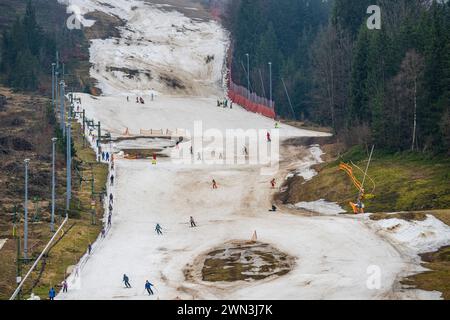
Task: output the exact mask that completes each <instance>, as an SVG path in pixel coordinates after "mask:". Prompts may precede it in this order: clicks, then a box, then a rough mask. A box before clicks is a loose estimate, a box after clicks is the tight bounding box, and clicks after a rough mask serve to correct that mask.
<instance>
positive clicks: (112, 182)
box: [109, 174, 114, 186]
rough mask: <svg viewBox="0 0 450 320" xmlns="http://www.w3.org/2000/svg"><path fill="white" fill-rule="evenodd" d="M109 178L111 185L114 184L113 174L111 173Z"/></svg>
mask: <svg viewBox="0 0 450 320" xmlns="http://www.w3.org/2000/svg"><path fill="white" fill-rule="evenodd" d="M109 180H110V181H111V185H112V186H113V185H114V175H113V174H112V175H111V178H109Z"/></svg>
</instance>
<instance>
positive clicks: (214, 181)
mask: <svg viewBox="0 0 450 320" xmlns="http://www.w3.org/2000/svg"><path fill="white" fill-rule="evenodd" d="M212 188H213V189H217V182H216V180H214V179H213V181H212Z"/></svg>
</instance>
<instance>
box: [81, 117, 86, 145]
mask: <svg viewBox="0 0 450 320" xmlns="http://www.w3.org/2000/svg"><path fill="white" fill-rule="evenodd" d="M82 138H83V148H85V147H86V111H85V110H84V109H83V134H82Z"/></svg>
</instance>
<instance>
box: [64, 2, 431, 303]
mask: <svg viewBox="0 0 450 320" xmlns="http://www.w3.org/2000/svg"><path fill="white" fill-rule="evenodd" d="M65 3H67V4H75V5H78V6H79V7H80V8H81V14H85V13H87V12H92V11H95V10H98V11H101V12H105V13H107V14H114V15H116V16H118V17H120V18H121V19H123V20H125V21H126V26H125V27H124V28H122V29H121V37H120V38H119V39H105V40H94V41H92V46H91V62H92V63H93V68H92V70H91V74H92V76H93V77H94V78H96V79H97V80H98V81H99V86H100V88H101V89H102V90H103V93H104V95H105V96H102V97H95V98H94V97H92V96H89V95H84V94H77V96H79V97H81V99H82V107H83V108H84V109H85V110H86V115H87V117H88V118H89V119H94V120H95V121H101V124H102V130H103V131H104V132H106V131H110V132H111V134H112V135H113V136H119V135H122V134H123V133H124V131H125V130H126V129H127V128H128V130H129V131H130V133H131V134H136V133H139V131H140V130H141V129H144V130H148V129H169V130H176V129H184V130H192V128H193V126H194V122H195V121H197V120H201V121H202V122H203V129H215V130H217V131H220V132H225V131H226V130H228V129H244V130H247V129H259V130H262V131H263V132H267V131H268V130H269V129H273V128H274V122H273V121H272V120H270V119H267V118H264V117H262V116H260V115H257V114H253V113H250V112H247V111H245V110H243V109H241V108H239V107H236V108H234V109H233V110H230V109H223V108H217V107H216V99H217V98H220V97H221V96H223V90H221V87H220V86H221V84H220V82H221V78H222V74H221V70H222V67H223V64H224V57H225V49H226V46H227V43H228V39H227V37H226V32H225V31H224V30H223V29H222V28H221V27H220V26H219V25H218V24H216V23H215V22H212V21H208V22H205V21H203V22H199V21H196V20H191V19H189V18H186V17H184V16H183V15H181V13H177V12H176V11H164V10H162V9H161V7H159V6H155V5H151V4H149V3H147V2H145V1H138V0H130V1H125V0H111V1H108V2H101V1H94V0H66V1H65ZM211 54H213V55H214V59H213V60H212V61H211V62H210V63H205V58H206V56H207V55H211ZM120 68H122V69H120ZM123 68H125V69H127V68H128V69H130V70H140V71H139V73H138V75H136V76H134V77H127V76H125V75H124V74H123V72H124V71H123ZM119 69H120V70H119ZM147 74H150V76H151V77H148V76H147ZM161 76H168V77H167V78H170V79H172V80H173V79H177V80H179V81H180V83H182V84H183V85H185V89H176V88H172V87H170V86H168V85H167V81H166V80H167V79H166V80H164V79H163V78H164V77H161ZM152 88H154V89H155V90H156V91H158V92H160V93H161V94H160V95H158V96H157V97H156V99H155V101H150V99H149V97H148V90H151V89H152ZM181 93H183V95H182V94H181ZM133 94H139V95H145V100H146V104H145V105H141V104H136V103H135V102H134V101H133V99H130V102H127V100H126V97H125V96H127V95H130V96H131V95H133ZM194 95H195V96H196V97H193V96H194ZM199 96H200V97H199ZM279 135H280V137H282V138H288V137H301V136H324V135H326V134H322V133H317V132H312V131H307V130H301V129H297V128H293V127H290V126H286V125H283V126H282V127H281V129H280V130H279ZM90 143H91V144H92V145H93V143H94V141H93V140H92V141H91V140H90ZM139 143H142V145H149V144H150V143H149V142H148V141H141V142H138V141H134V143H133V147H139ZM125 145H126V143H125ZM264 145H267V142H266V143H265V144H264ZM272 145H273V142H272ZM112 147H113V148H114V146H112ZM240 149H241V146H237V149H236V151H235V152H236V154H237V153H242V152H241V151H240ZM320 155H321V151H320V148H319V147H318V146H312V147H311V148H310V155H309V156H308V157H306V158H305V159H303V160H302V161H300V162H299V172H298V173H299V174H302V176H304V178H305V179H308V178H310V177H311V175H313V174H312V173H311V172H308V171H307V170H306V168H310V167H311V166H312V165H313V164H315V163H318V162H320V161H321V159H320ZM172 160H173V159H170V158H162V159H158V163H157V165H152V163H151V162H150V161H148V160H147V161H146V160H135V161H130V160H123V159H120V158H118V159H117V160H116V161H115V170H114V176H115V184H114V186H113V187H110V189H109V190H108V191H110V192H112V193H113V194H114V210H113V217H112V227H111V228H108V231H107V234H106V237H105V238H101V237H99V239H98V240H97V241H96V242H95V243H94V245H93V251H92V253H91V255H85V256H84V257H83V258H82V259H81V261H80V262H79V264H78V265H77V266H76V267H75V268H74V270H75V271H74V272H73V273H72V274H71V275H70V277H69V279H68V284H69V292H68V293H60V294H59V295H58V296H57V299H158V298H159V299H175V298H176V297H180V298H182V299H384V298H404V297H405V296H404V295H403V293H400V292H397V291H395V290H394V289H395V288H397V287H398V280H399V279H400V278H401V276H402V275H405V274H406V273H409V272H414V271H417V270H416V269H415V266H414V265H411V261H410V259H409V257H405V256H403V255H402V254H401V253H400V252H399V251H398V250H396V249H395V248H394V247H393V246H392V245H391V244H390V243H388V242H387V241H386V240H385V239H384V238H382V237H380V236H379V235H377V234H376V233H374V232H373V230H372V229H370V228H367V226H366V225H365V224H364V222H363V221H362V220H361V219H359V218H358V217H346V218H342V217H334V216H330V217H300V216H294V215H290V214H284V213H283V210H280V212H278V213H276V214H273V213H269V212H268V209H269V208H270V207H271V200H272V195H273V190H272V189H270V187H269V181H270V179H271V178H272V177H267V176H263V175H261V171H260V170H261V168H263V167H265V166H264V165H263V164H255V165H242V166H228V165H198V166H191V165H186V164H183V163H175V162H174V161H172ZM277 174H279V175H280V177H278V176H277ZM281 174H282V173H278V172H276V173H274V175H273V177H276V178H280V179H281V178H282V177H281ZM212 179H215V180H216V181H217V184H218V186H219V188H218V189H217V190H212V188H211V181H212ZM190 216H193V217H194V219H195V221H196V222H197V225H198V227H197V228H190V227H189V217H190ZM156 223H160V224H161V226H162V228H163V233H164V234H163V235H162V236H158V235H156V233H155V231H154V228H155V225H156ZM254 231H257V234H258V240H259V241H261V242H263V243H268V244H270V245H272V246H274V247H276V248H278V249H279V250H281V251H283V252H285V253H287V254H288V255H290V256H292V257H294V258H296V264H295V267H294V269H293V270H292V271H291V272H289V273H288V274H287V275H285V276H282V277H278V278H277V277H275V278H268V279H265V280H262V281H254V282H250V283H247V282H245V283H241V282H238V283H232V284H222V283H214V284H211V283H205V282H203V281H201V279H187V278H186V277H185V273H184V271H185V269H186V267H187V266H188V265H189V264H192V263H193V262H194V261H195V259H196V257H198V256H200V255H204V254H205V253H208V252H210V251H211V249H213V248H216V247H218V246H220V245H222V244H224V243H226V242H228V241H230V240H247V239H250V238H251V236H252V234H253V232H254ZM373 265H377V266H379V267H380V268H382V271H383V278H382V282H381V288H380V289H379V290H370V289H368V287H367V285H366V282H367V279H368V277H369V276H370V274H368V273H367V270H368V268H369V267H370V266H373ZM124 273H126V274H127V275H128V276H129V277H130V282H131V285H132V286H133V288H131V289H125V288H124V287H123V284H122V276H123V274H124ZM145 280H149V281H151V282H152V283H154V284H155V286H156V295H155V296H151V297H149V296H147V295H145V294H144V283H145ZM415 292H416V291H408V296H407V298H414V297H418V295H415ZM269 293H270V294H269ZM420 294H421V295H420V298H424V297H427V298H436V297H437V296H436V294H435V293H433V294H431V293H423V292H420Z"/></svg>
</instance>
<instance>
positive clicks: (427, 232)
mask: <svg viewBox="0 0 450 320" xmlns="http://www.w3.org/2000/svg"><path fill="white" fill-rule="evenodd" d="M375 224H376V225H377V226H378V227H379V228H381V230H382V231H383V233H384V234H385V235H386V236H387V237H388V238H390V239H392V240H393V241H395V242H397V243H400V244H401V245H402V246H405V247H407V248H408V249H410V250H412V251H413V252H414V253H425V252H434V251H436V250H438V249H439V248H441V247H443V246H448V245H450V227H449V226H447V225H446V224H445V223H443V222H442V221H441V220H439V219H437V218H435V217H434V216H432V215H427V219H426V220H424V221H405V220H402V219H387V220H380V221H377V222H376V223H375Z"/></svg>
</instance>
